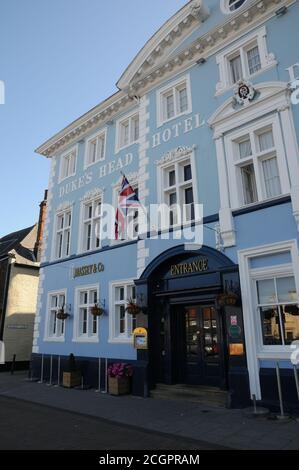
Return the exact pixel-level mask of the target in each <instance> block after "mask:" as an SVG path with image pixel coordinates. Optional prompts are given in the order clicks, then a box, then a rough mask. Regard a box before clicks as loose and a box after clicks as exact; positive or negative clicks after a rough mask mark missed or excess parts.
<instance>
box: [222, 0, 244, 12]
mask: <svg viewBox="0 0 299 470" xmlns="http://www.w3.org/2000/svg"><path fill="white" fill-rule="evenodd" d="M246 3H248V2H247V0H220V7H221V11H222V13H225V14H227V15H229V14H232V13H235V12H236V11H238V10H240V9H241V8H242V7H244V6H245V5H246Z"/></svg>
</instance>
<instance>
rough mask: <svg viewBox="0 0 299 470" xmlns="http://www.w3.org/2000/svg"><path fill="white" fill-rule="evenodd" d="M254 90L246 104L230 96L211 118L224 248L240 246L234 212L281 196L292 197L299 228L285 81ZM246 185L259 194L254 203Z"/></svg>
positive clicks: (298, 183) (297, 171) (297, 165)
mask: <svg viewBox="0 0 299 470" xmlns="http://www.w3.org/2000/svg"><path fill="white" fill-rule="evenodd" d="M255 91H256V97H255V98H254V99H253V100H252V101H249V103H248V104H246V105H243V106H235V102H234V98H233V97H232V98H229V99H228V100H227V101H226V102H225V103H224V104H223V105H221V106H220V107H219V108H218V110H216V111H215V113H214V114H213V115H212V117H211V118H210V119H209V120H208V123H209V125H210V126H211V127H212V129H213V130H214V139H215V145H216V155H217V166H218V179H219V187H220V188H221V191H220V210H219V218H220V230H221V236H222V239H223V243H224V246H225V247H229V246H234V245H235V242H236V240H235V238H236V237H235V235H236V234H235V229H234V221H233V217H232V211H233V210H236V209H239V208H242V207H244V206H250V205H251V204H252V205H254V204H257V203H261V202H263V201H266V200H268V201H269V200H271V199H275V198H277V197H281V195H287V194H290V195H291V200H292V208H293V215H294V218H295V221H296V223H297V225H298V230H299V151H298V143H297V136H296V131H295V127H294V122H293V115H292V108H291V104H290V93H289V90H288V87H287V83H284V82H265V83H260V84H258V85H256V86H255ZM263 116H264V117H263ZM242 167H245V170H246V171H245V175H244V174H242ZM246 167H247V168H246ZM246 180H247V183H246ZM252 181H254V184H252ZM244 183H245V185H246V184H247V186H250V185H251V189H250V188H247V193H248V189H250V191H251V192H252V194H253V193H255V195H254V197H251V199H250V198H248V199H247V200H246V198H245V197H244ZM249 183H250V184H249ZM273 188H274V189H273Z"/></svg>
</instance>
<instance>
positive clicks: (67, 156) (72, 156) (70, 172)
mask: <svg viewBox="0 0 299 470" xmlns="http://www.w3.org/2000/svg"><path fill="white" fill-rule="evenodd" d="M76 165H77V146H76V147H74V148H73V149H71V150H69V151H67V152H66V153H64V154H63V155H61V157H60V175H59V181H62V180H64V179H66V178H69V177H70V176H74V175H75V174H76Z"/></svg>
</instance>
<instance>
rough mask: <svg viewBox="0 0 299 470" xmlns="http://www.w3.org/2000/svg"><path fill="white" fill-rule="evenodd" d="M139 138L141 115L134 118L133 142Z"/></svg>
mask: <svg viewBox="0 0 299 470" xmlns="http://www.w3.org/2000/svg"><path fill="white" fill-rule="evenodd" d="M138 139H139V117H138V116H136V117H134V118H132V142H136V140H138Z"/></svg>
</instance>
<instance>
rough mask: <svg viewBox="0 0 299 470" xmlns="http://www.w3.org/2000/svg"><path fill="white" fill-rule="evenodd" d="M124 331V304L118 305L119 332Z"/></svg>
mask: <svg viewBox="0 0 299 470" xmlns="http://www.w3.org/2000/svg"><path fill="white" fill-rule="evenodd" d="M125 331H126V312H125V307H124V305H121V306H120V307H119V332H120V333H125Z"/></svg>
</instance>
